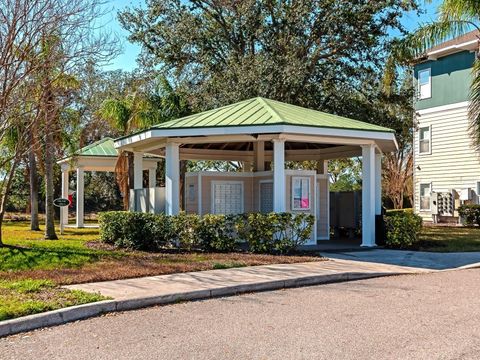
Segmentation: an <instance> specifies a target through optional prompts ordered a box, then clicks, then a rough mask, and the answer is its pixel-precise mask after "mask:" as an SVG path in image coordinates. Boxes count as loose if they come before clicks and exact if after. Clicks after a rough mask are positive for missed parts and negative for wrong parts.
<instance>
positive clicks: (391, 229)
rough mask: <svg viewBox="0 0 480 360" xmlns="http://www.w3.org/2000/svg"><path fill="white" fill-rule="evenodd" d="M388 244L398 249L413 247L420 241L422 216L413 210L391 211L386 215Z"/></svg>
mask: <svg viewBox="0 0 480 360" xmlns="http://www.w3.org/2000/svg"><path fill="white" fill-rule="evenodd" d="M385 226H386V237H387V238H386V242H385V244H386V246H387V247H390V248H396V249H406V248H410V247H412V246H413V245H414V244H415V243H416V242H417V241H418V234H419V233H420V231H421V229H422V218H421V217H420V216H418V215H417V214H414V213H413V212H391V213H387V216H386V217H385Z"/></svg>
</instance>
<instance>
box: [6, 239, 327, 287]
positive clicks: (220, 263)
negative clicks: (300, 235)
mask: <svg viewBox="0 0 480 360" xmlns="http://www.w3.org/2000/svg"><path fill="white" fill-rule="evenodd" d="M89 246H102V249H105V250H107V248H104V247H103V246H105V245H98V243H97V244H93V243H92V244H90V245H89ZM106 246H108V245H106ZM322 260H326V259H325V258H322V257H320V256H309V255H298V256H281V255H259V254H249V253H227V254H221V253H197V252H194V253H188V252H187V253H146V252H139V251H132V252H128V255H126V256H124V257H122V258H121V259H106V260H101V261H99V262H95V263H91V264H87V265H85V266H83V267H81V268H77V269H55V270H26V271H17V272H0V278H2V279H5V280H17V279H27V278H31V279H50V280H52V281H54V282H55V283H56V284H60V285H67V284H78V283H86V282H96V281H108V280H117V279H127V278H135V277H142V276H154V275H166V274H173V273H182V272H190V271H203V270H212V269H215V268H221V267H242V266H254V265H268V264H292V263H299V262H309V261H322Z"/></svg>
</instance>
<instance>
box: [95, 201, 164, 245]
mask: <svg viewBox="0 0 480 360" xmlns="http://www.w3.org/2000/svg"><path fill="white" fill-rule="evenodd" d="M99 223H100V229H101V231H100V240H101V241H103V242H105V243H107V244H112V245H115V246H117V247H121V248H126V249H133V250H157V249H158V248H160V247H163V246H165V245H167V243H168V241H169V239H171V237H172V233H171V231H170V228H171V226H170V225H169V218H168V217H167V216H164V215H155V214H149V213H140V212H127V211H110V212H105V213H101V214H100V215H99Z"/></svg>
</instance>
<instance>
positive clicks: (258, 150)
mask: <svg viewBox="0 0 480 360" xmlns="http://www.w3.org/2000/svg"><path fill="white" fill-rule="evenodd" d="M253 148H254V153H255V171H265V142H264V141H258V142H256V143H254V144H253Z"/></svg>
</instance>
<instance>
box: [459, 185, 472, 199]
mask: <svg viewBox="0 0 480 360" xmlns="http://www.w3.org/2000/svg"><path fill="white" fill-rule="evenodd" d="M472 192H473V191H472V189H470V188H468V189H462V190H461V191H460V200H462V201H470V200H472V199H473V196H472Z"/></svg>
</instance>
